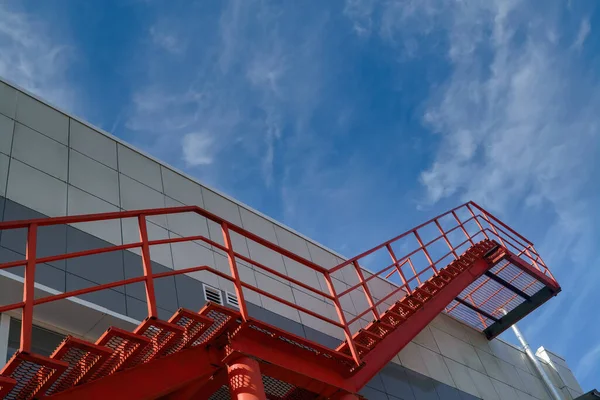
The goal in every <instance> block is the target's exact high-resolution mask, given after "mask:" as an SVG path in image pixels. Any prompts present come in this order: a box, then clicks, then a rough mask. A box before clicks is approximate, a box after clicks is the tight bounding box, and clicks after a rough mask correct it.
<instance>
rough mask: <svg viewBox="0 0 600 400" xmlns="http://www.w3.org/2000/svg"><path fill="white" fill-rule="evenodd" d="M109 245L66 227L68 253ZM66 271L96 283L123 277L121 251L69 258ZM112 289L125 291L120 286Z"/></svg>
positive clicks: (113, 280)
mask: <svg viewBox="0 0 600 400" xmlns="http://www.w3.org/2000/svg"><path fill="white" fill-rule="evenodd" d="M111 246H112V245H111V244H110V243H108V242H105V241H104V240H102V239H98V238H96V237H95V236H92V235H90V234H88V233H85V232H82V231H80V230H79V229H75V228H73V227H68V229H67V252H69V253H72V252H76V251H85V250H91V249H99V248H102V247H111ZM67 272H69V273H71V274H73V275H77V276H79V277H81V278H84V279H86V280H88V281H91V282H95V283H98V284H104V283H112V282H116V281H120V280H123V279H125V275H124V273H123V256H122V254H121V251H111V252H108V253H102V254H93V255H89V256H84V257H76V258H71V259H69V260H67ZM113 290H116V291H118V292H121V293H125V290H124V288H123V287H122V286H118V287H116V288H114V289H113Z"/></svg>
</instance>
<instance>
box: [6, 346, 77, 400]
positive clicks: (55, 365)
mask: <svg viewBox="0 0 600 400" xmlns="http://www.w3.org/2000/svg"><path fill="white" fill-rule="evenodd" d="M68 366H69V364H67V363H66V362H63V361H58V360H53V359H51V358H48V357H43V356H39V355H36V354H29V353H24V352H17V353H15V355H14V356H12V358H11V359H10V360H9V362H8V363H7V364H6V366H4V368H3V369H2V371H0V375H4V376H5V377H9V378H10V379H13V380H15V381H16V383H15V385H14V386H13V387H12V388H10V391H8V393H6V394H5V395H4V397H3V399H7V400H28V399H31V398H33V396H35V395H36V394H37V393H38V392H39V391H40V390H41V389H42V387H44V385H45V384H46V383H48V382H53V381H54V379H56V377H58V376H60V375H61V374H63V373H64V372H65V370H66V369H67V367H68ZM9 382H10V381H9ZM7 387H8V385H7ZM2 390H3V391H5V390H4V389H2Z"/></svg>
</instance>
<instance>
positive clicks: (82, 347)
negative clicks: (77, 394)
mask: <svg viewBox="0 0 600 400" xmlns="http://www.w3.org/2000/svg"><path fill="white" fill-rule="evenodd" d="M112 353H113V350H112V349H110V348H108V347H105V346H98V345H95V344H93V343H89V342H86V341H84V340H81V339H77V338H74V337H72V336H67V338H65V340H63V341H62V343H61V344H60V345H59V346H58V348H57V349H56V350H55V351H54V353H52V355H51V356H50V358H52V359H54V360H59V361H62V362H65V363H67V364H68V367H67V369H66V370H65V371H64V372H63V373H62V374H61V375H60V376H57V379H53V380H52V381H48V382H47V383H46V384H45V385H44V386H43V387H42V388H41V389H40V393H42V394H44V395H45V396H50V395H53V394H55V393H58V392H61V391H63V390H66V389H69V388H71V387H73V386H75V385H76V384H77V383H79V381H80V380H81V379H82V378H83V377H84V376H86V375H87V374H94V373H95V372H96V371H97V370H98V368H100V367H101V366H102V365H103V364H104V362H106V360H108V358H109V357H110V356H111V354H112Z"/></svg>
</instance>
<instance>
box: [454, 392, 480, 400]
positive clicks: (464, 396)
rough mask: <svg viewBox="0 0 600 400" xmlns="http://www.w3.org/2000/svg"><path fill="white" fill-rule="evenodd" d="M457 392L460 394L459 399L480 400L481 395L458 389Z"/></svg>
mask: <svg viewBox="0 0 600 400" xmlns="http://www.w3.org/2000/svg"><path fill="white" fill-rule="evenodd" d="M458 393H459V394H460V398H461V400H481V397H477V396H473V395H472V394H469V393H467V392H463V391H461V390H459V391H458Z"/></svg>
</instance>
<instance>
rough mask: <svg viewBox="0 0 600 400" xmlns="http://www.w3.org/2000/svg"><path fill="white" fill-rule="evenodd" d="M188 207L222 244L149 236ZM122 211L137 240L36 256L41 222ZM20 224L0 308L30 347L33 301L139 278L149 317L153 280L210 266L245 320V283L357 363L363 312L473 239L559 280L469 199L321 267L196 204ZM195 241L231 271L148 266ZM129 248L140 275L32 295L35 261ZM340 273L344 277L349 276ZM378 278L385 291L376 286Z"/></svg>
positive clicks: (404, 289)
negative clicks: (297, 296)
mask: <svg viewBox="0 0 600 400" xmlns="http://www.w3.org/2000/svg"><path fill="white" fill-rule="evenodd" d="M185 213H188V214H189V213H191V214H197V215H200V216H202V217H204V218H206V219H207V221H209V222H210V223H212V224H216V225H218V226H219V228H220V230H221V234H222V238H223V244H221V243H218V242H216V241H215V240H213V239H211V238H208V237H206V235H193V236H185V237H171V238H168V239H158V240H150V239H149V237H148V226H147V218H149V217H156V216H162V215H173V214H185ZM126 218H135V219H137V224H138V230H139V241H138V242H135V243H127V244H121V245H114V246H109V247H104V248H97V249H92V250H85V251H77V252H71V253H67V254H60V255H52V256H45V257H38V256H37V254H36V249H37V241H38V230H39V228H40V227H44V226H52V225H64V224H81V223H91V222H97V221H106V220H118V219H126ZM24 228H25V229H27V245H26V255H25V258H24V259H23V260H18V261H12V262H7V263H4V264H0V269H7V268H13V267H19V266H24V267H25V277H24V289H23V300H22V301H21V302H17V303H13V304H9V305H4V306H0V313H1V312H6V311H9V310H15V309H19V308H20V309H22V326H21V350H22V351H30V349H31V331H32V324H33V310H34V306H37V305H40V304H45V303H49V302H54V301H58V300H63V299H66V298H69V297H74V296H81V295H84V294H88V293H92V292H96V291H100V290H106V289H110V288H115V287H117V286H124V285H129V284H133V283H137V282H143V283H144V286H145V291H146V300H147V306H148V316H151V317H157V303H156V293H155V286H154V280H155V279H160V278H165V277H168V276H175V275H180V274H190V273H194V272H199V271H206V272H207V273H211V274H214V275H216V276H218V277H220V278H222V279H225V280H226V281H229V282H231V283H232V284H233V286H234V288H235V292H236V295H237V297H238V303H239V309H240V314H241V316H242V319H243V320H247V319H248V318H249V315H248V307H247V302H246V299H245V293H246V290H249V291H252V292H254V293H258V294H259V295H262V296H264V297H266V298H269V299H272V300H273V301H275V302H278V303H280V304H283V305H285V306H286V307H289V308H292V309H295V310H297V311H298V312H300V313H302V314H306V315H309V316H311V317H314V318H317V319H318V320H320V321H323V322H325V323H326V324H330V325H331V326H334V327H336V328H337V329H339V330H341V332H343V337H344V338H345V339H346V341H347V342H348V344H349V349H350V352H351V355H352V357H353V359H354V361H355V362H356V363H357V365H358V364H360V363H361V359H360V357H359V354H358V352H357V350H356V346H355V343H354V341H353V339H352V335H353V332H354V331H356V328H355V327H356V326H357V324H359V325H360V323H361V319H363V317H365V316H366V315H367V314H369V313H370V314H372V316H373V318H375V319H379V315H380V314H379V313H380V311H381V308H387V306H388V305H390V304H391V303H393V302H395V301H396V300H398V299H399V298H401V297H403V295H404V293H409V294H410V293H411V292H412V290H413V289H414V288H415V287H416V286H417V285H419V284H420V283H421V282H422V281H423V280H426V279H427V278H429V277H430V276H432V275H435V274H437V273H438V271H439V269H441V268H443V267H444V266H445V265H447V264H449V263H450V261H452V260H453V259H455V258H458V256H459V255H460V254H462V253H463V252H464V251H465V250H466V249H468V248H469V247H471V246H472V245H473V244H474V243H476V242H477V241H478V240H482V239H488V238H490V239H496V240H497V241H498V242H499V243H501V244H502V245H503V246H504V247H506V248H507V249H508V250H510V251H513V252H514V253H515V254H516V256H518V257H519V258H521V259H522V260H523V264H524V266H525V267H524V268H525V269H524V270H520V271H521V272H520V274H526V275H527V274H529V275H532V276H534V277H535V279H537V281H542V282H544V284H546V285H556V286H557V287H558V285H557V284H556V282H555V280H554V278H553V276H552V274H551V273H550V271H549V270H548V268H547V267H546V264H545V263H544V261H543V260H542V258H541V257H540V256H539V254H538V253H537V251H536V250H535V248H534V246H533V244H532V243H531V242H530V241H528V240H527V239H525V238H524V237H523V236H521V235H519V234H518V233H517V232H515V231H514V230H512V229H511V228H510V227H508V226H507V225H505V224H504V223H502V222H501V221H500V220H498V219H497V218H496V217H494V216H493V215H492V214H490V213H488V212H486V211H485V210H483V209H482V208H481V207H479V206H478V205H477V204H475V203H473V202H469V203H466V204H463V205H461V206H459V207H457V208H454V209H452V210H450V211H448V212H446V213H444V214H441V215H439V216H437V217H435V218H433V219H431V220H429V221H427V222H425V223H423V224H421V225H419V226H417V227H415V228H413V229H411V230H409V231H407V232H405V233H403V234H402V235H399V236H397V237H395V238H393V239H391V240H388V241H387V242H384V243H382V244H381V245H379V246H376V247H375V248H373V249H371V250H368V251H366V252H364V253H362V254H360V255H358V256H356V257H354V258H351V259H349V260H346V261H344V262H343V263H341V264H339V265H337V266H335V267H333V268H331V269H326V268H324V267H322V266H320V265H317V264H316V263H314V262H312V261H310V260H307V259H305V258H303V257H301V256H299V255H297V254H294V253H293V252H291V251H289V250H287V249H285V248H283V247H281V246H279V245H277V244H275V243H272V242H270V241H268V240H265V239H264V238H261V237H259V236H257V235H255V234H253V233H251V232H249V231H247V230H245V229H243V228H241V227H239V226H237V225H235V224H232V223H230V222H228V221H226V220H224V219H223V218H221V217H218V216H216V215H214V214H212V213H209V212H208V211H206V210H204V209H202V208H199V207H196V206H184V207H175V208H165V209H149V210H139V211H122V212H113V213H103V214H92V215H79V216H67V217H55V218H45V219H37V220H29V221H10V222H3V223H0V230H10V229H24ZM432 230H433V231H435V232H438V234H432ZM232 232H233V233H235V234H237V235H240V236H241V237H243V238H245V239H246V240H247V241H251V242H254V243H255V244H257V245H259V246H262V247H264V248H266V249H268V250H269V251H272V252H275V253H277V254H279V255H280V256H281V257H282V259H290V260H293V261H295V262H297V263H299V264H301V266H302V267H305V268H308V269H310V270H313V271H315V272H316V273H317V275H318V276H320V277H322V280H323V281H324V282H325V286H326V288H327V290H324V289H321V288H317V287H314V286H311V285H309V284H307V283H305V282H302V281H300V280H298V279H294V278H292V277H290V276H288V275H286V274H285V273H282V272H279V271H277V270H276V269H274V268H272V267H269V266H266V265H264V264H263V263H261V262H258V261H256V260H255V259H253V258H252V257H248V256H245V255H244V254H241V252H240V251H237V250H236V248H235V246H234V244H233V242H232V236H231V234H232ZM407 239H412V241H413V243H412V244H413V245H412V246H410V245H408V244H407V243H408V241H407ZM192 241H194V242H203V243H205V244H206V245H209V246H212V248H213V249H216V250H218V251H221V252H223V254H225V255H226V257H227V259H228V262H229V271H228V273H225V272H223V271H219V270H218V269H217V268H215V267H211V266H208V265H201V266H196V267H192V268H185V269H178V270H173V271H168V272H162V273H154V272H153V271H152V262H151V254H150V253H151V248H152V247H153V246H159V245H166V244H175V243H181V242H192ZM440 245H441V247H440ZM441 248H445V249H447V250H441ZM134 249H138V250H137V251H139V252H140V253H141V258H142V266H143V276H139V277H135V278H129V279H123V280H119V281H116V282H111V283H106V284H99V285H96V286H93V287H89V288H84V289H78V290H72V291H68V292H65V293H59V294H55V295H50V296H46V297H42V298H34V288H35V269H36V265H37V264H40V263H50V262H53V261H58V260H67V259H72V258H76V257H85V256H89V255H94V254H102V253H109V252H115V251H121V250H134ZM379 252H384V253H385V254H386V256H387V257H389V258H390V259H391V260H392V263H391V264H389V265H387V266H386V267H384V268H382V269H379V270H378V272H376V273H374V274H371V273H369V272H367V271H366V270H363V269H362V268H361V265H360V263H361V262H365V261H366V263H367V264H369V263H370V261H369V258H372V257H374V256H376V255H377V254H378V253H379ZM400 252H401V253H400ZM398 254H402V256H400V257H398ZM375 258H376V257H375ZM240 262H243V263H245V264H247V265H251V266H253V268H254V269H255V270H256V271H260V272H262V273H264V274H267V275H271V276H273V277H275V278H276V279H279V280H282V281H284V282H288V283H289V284H290V285H292V286H294V287H296V288H301V289H303V290H305V291H306V292H307V293H309V294H312V295H314V296H315V297H319V298H321V299H322V300H324V301H325V302H328V303H329V304H331V305H332V306H333V308H334V309H335V313H336V315H337V319H332V318H331V317H328V316H325V315H323V313H321V312H318V311H315V310H311V309H309V308H307V307H304V306H301V305H299V304H296V303H295V302H293V301H289V300H286V299H284V298H282V297H280V296H276V295H274V294H272V293H270V292H268V291H266V290H264V289H263V288H259V287H258V286H257V285H254V284H251V283H249V282H245V281H244V280H243V279H242V278H241V276H240V271H239V265H238V264H239V263H240ZM348 269H350V270H353V273H354V274H355V275H356V278H355V281H356V282H357V283H356V284H354V285H352V286H350V287H348V288H347V289H345V290H342V291H340V292H339V293H337V291H336V287H335V285H334V283H335V282H334V279H335V277H336V276H337V274H340V273H342V274H344V277H347V276H346V275H345V273H346V272H347V270H348ZM371 269H374V268H371ZM519 276H520V275H519ZM519 276H517V277H515V278H514V281H516V280H518V279H519ZM378 278H381V279H378ZM384 278H388V279H389V281H388V280H385V279H384ZM350 279H351V278H350ZM345 280H346V281H348V280H349V279H345ZM382 285H383V290H382V289H381V287H382ZM483 287H486V286H485V283H484V284H482V285H481V286H480V287H479V288H473V289H472V290H471V291H470V293H468V294H466V295H465V296H463V297H464V299H465V300H468V301H470V302H472V303H473V305H474V307H479V306H480V305H481V304H479V303H476V302H475V301H474V300H473V299H474V298H476V297H477V293H478V290H482V288H483ZM351 294H354V295H358V296H361V297H364V300H366V303H367V304H368V305H367V306H366V307H365V308H364V309H360V310H358V309H357V310H356V313H352V312H349V311H348V310H347V309H346V310H344V308H343V307H342V298H343V297H344V296H349V295H351ZM497 295H498V294H496V295H492V297H494V296H497ZM511 301H512V300H510V299H509V300H508V301H506V302H505V304H503V305H500V306H499V307H496V309H495V311H494V312H499V310H500V309H502V307H504V306H506V304H508V303H510V302H511ZM486 303H489V299H488V300H487V301H486ZM319 311H320V310H319ZM447 311H448V312H449V313H451V314H452V313H453V311H454V309H452V308H451V307H449V308H447ZM482 326H483V327H485V326H486V323H485V321H483V322H482Z"/></svg>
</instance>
